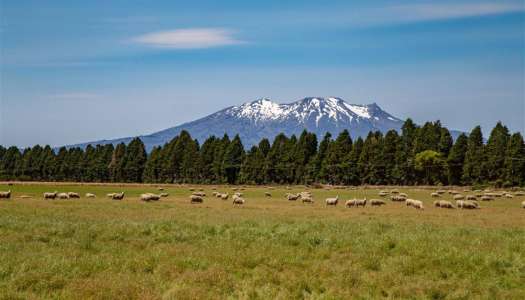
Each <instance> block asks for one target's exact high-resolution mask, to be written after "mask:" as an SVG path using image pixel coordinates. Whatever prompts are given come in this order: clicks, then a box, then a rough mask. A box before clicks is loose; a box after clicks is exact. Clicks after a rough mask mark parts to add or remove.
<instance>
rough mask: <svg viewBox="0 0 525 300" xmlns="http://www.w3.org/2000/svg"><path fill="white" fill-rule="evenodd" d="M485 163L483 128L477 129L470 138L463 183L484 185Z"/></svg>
mask: <svg viewBox="0 0 525 300" xmlns="http://www.w3.org/2000/svg"><path fill="white" fill-rule="evenodd" d="M484 161H485V155H484V145H483V134H482V133H481V127H480V126H477V127H475V128H474V129H473V130H472V132H471V133H470V135H469V137H468V143H467V151H466V152H465V163H464V165H463V176H462V181H463V183H465V184H475V183H483V181H484V172H483V163H484Z"/></svg>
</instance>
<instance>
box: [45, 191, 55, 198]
mask: <svg viewBox="0 0 525 300" xmlns="http://www.w3.org/2000/svg"><path fill="white" fill-rule="evenodd" d="M57 194H58V193H57V192H56V191H55V192H53V193H49V192H45V193H44V199H55V198H56V197H57Z"/></svg>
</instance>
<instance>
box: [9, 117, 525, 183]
mask: <svg viewBox="0 0 525 300" xmlns="http://www.w3.org/2000/svg"><path fill="white" fill-rule="evenodd" d="M0 180H28V181H29V180H31V181H81V182H146V183H204V184H206V183H213V184H220V183H229V184H238V183H246V184H272V183H275V184H312V183H327V184H337V185H360V184H372V185H417V184H425V185H426V184H433V185H436V184H443V185H476V184H493V185H496V186H524V185H525V144H524V140H523V136H522V135H521V134H520V133H519V132H516V133H513V134H511V133H510V132H509V130H508V128H507V127H506V126H504V125H503V124H501V123H498V124H497V125H496V126H495V127H494V128H493V129H492V131H491V133H490V136H489V138H488V140H487V141H486V142H485V140H484V138H483V135H482V131H481V128H480V127H479V126H477V127H475V128H474V129H473V130H472V131H471V132H470V134H468V135H466V134H461V135H459V136H458V137H457V138H456V140H455V141H454V140H453V138H452V136H451V134H450V132H449V130H448V129H447V128H445V127H443V126H442V125H441V123H440V122H439V121H436V122H427V123H425V124H424V125H423V126H417V125H416V124H415V123H414V122H413V121H412V120H410V119H408V120H407V121H405V123H404V125H403V127H402V128H401V130H400V132H397V131H395V130H390V131H388V132H387V133H386V134H382V133H381V132H379V131H377V132H370V133H369V134H368V136H367V137H366V138H365V139H362V138H360V137H359V138H357V139H355V140H354V139H352V137H351V136H350V134H349V132H348V131H347V130H344V131H342V132H341V133H340V134H339V135H338V136H337V137H332V135H331V134H330V133H327V134H326V135H325V136H324V137H322V139H321V140H320V141H319V140H318V137H317V136H316V135H315V134H313V133H309V132H307V131H303V132H302V134H301V135H300V136H299V137H296V136H295V135H292V136H290V137H288V136H286V135H284V134H279V135H277V136H276V137H275V138H274V140H273V142H270V141H269V140H268V139H262V140H261V141H260V142H259V144H258V145H254V146H252V147H251V148H250V149H248V150H245V148H244V146H243V144H242V141H241V139H240V138H239V136H238V135H237V136H235V137H233V139H230V137H229V136H228V135H224V136H223V137H215V136H212V137H210V138H208V139H207V140H206V141H204V143H202V145H200V144H199V142H198V141H197V140H194V139H193V138H192V137H191V136H190V134H189V133H188V132H186V131H182V132H181V133H180V134H179V135H178V136H176V137H175V138H173V139H172V140H171V141H170V142H168V143H166V144H165V145H163V146H158V147H154V148H153V149H152V151H151V152H150V153H149V154H148V153H147V152H146V149H145V146H144V144H143V143H142V141H141V140H140V139H139V138H135V139H133V140H132V141H131V142H130V143H129V144H128V145H126V144H124V143H121V144H118V145H116V146H113V145H111V144H109V145H97V146H91V145H89V146H87V147H86V148H85V149H84V150H83V149H81V148H69V149H67V148H65V147H62V148H60V149H59V150H58V151H54V150H53V149H52V148H51V147H50V146H45V147H42V146H39V145H37V146H34V147H31V148H26V149H23V150H20V149H18V148H17V147H14V146H13V147H9V148H6V147H3V146H0Z"/></svg>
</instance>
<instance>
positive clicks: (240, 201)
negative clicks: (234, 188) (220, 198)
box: [232, 195, 244, 206]
mask: <svg viewBox="0 0 525 300" xmlns="http://www.w3.org/2000/svg"><path fill="white" fill-rule="evenodd" d="M232 199H233V206H235V205H243V204H244V199H243V198H242V197H240V196H236V195H233V197H232Z"/></svg>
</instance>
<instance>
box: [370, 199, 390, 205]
mask: <svg viewBox="0 0 525 300" xmlns="http://www.w3.org/2000/svg"><path fill="white" fill-rule="evenodd" d="M370 205H371V206H381V205H386V202H385V201H383V200H380V199H371V200H370Z"/></svg>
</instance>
